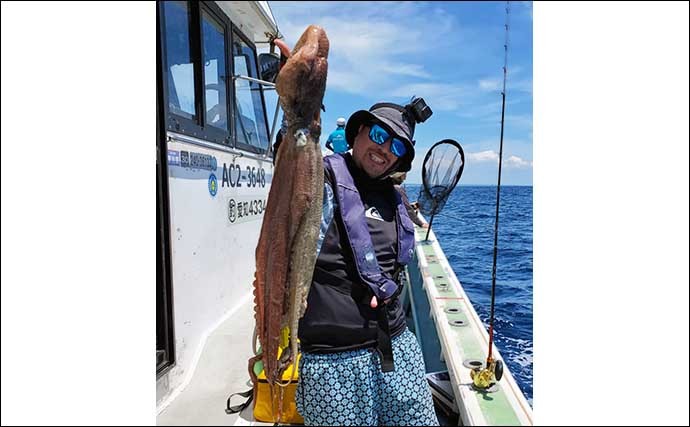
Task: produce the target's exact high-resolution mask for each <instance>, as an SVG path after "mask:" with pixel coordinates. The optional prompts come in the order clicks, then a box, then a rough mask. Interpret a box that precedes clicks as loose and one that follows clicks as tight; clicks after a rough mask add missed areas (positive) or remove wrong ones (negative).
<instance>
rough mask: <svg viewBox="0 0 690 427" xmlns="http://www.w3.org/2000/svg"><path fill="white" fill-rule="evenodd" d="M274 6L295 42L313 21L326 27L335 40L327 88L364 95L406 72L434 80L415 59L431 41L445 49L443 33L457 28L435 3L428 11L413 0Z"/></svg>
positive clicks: (386, 87)
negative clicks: (405, 0) (421, 11)
mask: <svg viewBox="0 0 690 427" xmlns="http://www.w3.org/2000/svg"><path fill="white" fill-rule="evenodd" d="M310 5H311V6H313V7H308V6H310ZM272 7H273V9H274V12H275V13H276V14H277V15H279V16H280V18H281V19H280V21H279V22H280V24H279V25H280V31H281V32H282V33H283V34H284V35H285V39H286V41H287V43H288V45H290V46H294V44H295V42H296V41H297V39H298V38H299V36H300V35H301V34H302V32H303V31H304V29H305V28H306V27H307V26H308V25H309V24H316V25H320V26H322V27H323V28H324V29H325V30H326V33H327V34H328V38H329V40H330V43H331V45H330V54H329V59H328V62H329V74H328V80H327V90H329V89H335V90H340V91H344V92H349V93H354V94H360V95H365V96H366V95H370V94H371V93H373V92H376V93H379V94H383V93H385V92H386V91H391V90H392V89H391V88H393V87H395V85H397V84H399V83H400V78H402V77H407V78H414V79H430V78H431V77H432V74H431V73H430V72H429V71H428V70H427V69H426V68H425V65H424V62H422V61H421V60H420V61H419V62H415V58H416V56H420V55H419V54H421V53H425V52H428V50H429V46H436V47H437V48H439V49H442V48H443V46H444V45H447V44H449V40H448V38H447V37H445V36H444V34H448V33H450V32H452V30H456V31H457V28H455V27H456V26H455V25H454V24H453V23H452V18H450V17H449V16H446V15H444V14H442V13H440V11H438V10H436V9H435V7H434V6H433V4H429V5H426V6H425V7H424V9H423V10H424V13H420V10H422V8H421V7H420V5H419V4H411V3H409V2H399V3H397V2H394V3H391V2H386V3H375V2H371V3H362V2H357V3H356V4H355V3H351V2H329V4H328V5H327V6H325V5H323V4H321V3H306V4H304V3H300V2H294V3H293V2H289V3H287V2H286V3H283V2H275V3H274V4H273V6H272ZM345 10H347V12H344V11H345ZM396 77H398V78H396ZM410 95H411V94H410ZM405 96H409V95H408V94H405ZM420 96H421V95H420Z"/></svg>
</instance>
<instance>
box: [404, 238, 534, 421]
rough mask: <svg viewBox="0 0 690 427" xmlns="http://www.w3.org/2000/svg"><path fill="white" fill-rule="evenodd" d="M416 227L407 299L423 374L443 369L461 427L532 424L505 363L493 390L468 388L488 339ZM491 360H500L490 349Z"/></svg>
mask: <svg viewBox="0 0 690 427" xmlns="http://www.w3.org/2000/svg"><path fill="white" fill-rule="evenodd" d="M426 232H427V231H426V230H425V229H422V228H419V227H417V228H416V241H417V245H416V252H415V260H413V261H412V262H410V264H409V266H408V276H409V279H408V281H409V288H408V290H407V292H406V298H409V306H410V308H411V312H412V313H411V315H412V319H413V320H412V322H411V323H412V325H411V326H412V327H414V329H415V333H416V335H417V337H418V339H419V341H420V345H421V346H422V351H423V353H424V357H425V363H426V365H427V372H435V371H438V370H443V369H444V368H445V369H447V370H448V373H449V376H450V382H451V386H452V389H453V391H454V394H455V398H456V399H455V400H456V404H457V407H458V410H459V412H460V419H461V422H462V424H463V425H532V423H533V421H532V408H531V407H530V405H529V403H528V402H527V400H526V399H525V397H524V395H523V393H522V391H521V390H520V388H519V387H518V386H517V383H516V382H515V380H514V378H513V376H512V375H511V374H510V371H509V369H508V367H507V365H506V364H505V363H504V374H503V378H502V379H501V380H500V381H499V382H498V386H497V390H496V391H494V392H490V393H489V392H482V391H476V390H475V389H474V388H472V379H471V377H470V369H469V368H468V367H466V364H469V363H470V362H472V361H478V362H480V363H482V364H483V363H484V362H485V361H486V357H487V354H488V346H489V337H488V333H487V331H486V329H485V328H484V325H483V324H482V322H481V320H480V318H479V316H478V315H477V313H476V311H475V310H474V307H473V306H472V303H471V302H470V300H469V298H468V297H467V294H466V293H465V291H464V290H463V288H462V285H461V284H460V281H459V280H458V279H457V277H456V276H455V273H454V272H453V270H452V269H451V267H450V264H449V263H448V260H447V259H446V256H445V254H444V253H443V250H442V249H441V247H440V245H439V244H438V242H437V241H436V236H435V235H434V232H433V230H432V231H431V233H430V235H429V241H425V240H424V239H425V237H426ZM493 356H494V359H498V360H503V358H502V357H501V355H500V353H499V351H498V349H497V348H496V347H495V346H494V349H493Z"/></svg>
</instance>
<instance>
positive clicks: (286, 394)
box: [254, 353, 304, 424]
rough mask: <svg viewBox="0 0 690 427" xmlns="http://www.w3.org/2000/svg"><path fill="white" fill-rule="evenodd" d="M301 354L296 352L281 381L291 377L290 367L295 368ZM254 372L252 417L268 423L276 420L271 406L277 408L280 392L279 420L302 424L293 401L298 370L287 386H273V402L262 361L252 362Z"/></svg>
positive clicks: (284, 381) (302, 421) (302, 420)
mask: <svg viewBox="0 0 690 427" xmlns="http://www.w3.org/2000/svg"><path fill="white" fill-rule="evenodd" d="M301 356H302V354H301V353H298V354H297V360H296V361H295V363H294V364H292V365H290V366H288V368H287V369H286V370H285V372H283V377H282V381H283V383H286V382H287V381H289V380H290V379H291V378H292V369H293V367H294V368H295V369H297V366H299V359H300V357H301ZM254 373H255V374H256V376H257V378H258V381H257V383H256V384H254V387H255V389H254V419H256V420H257V421H263V422H270V423H275V422H278V420H277V419H275V418H274V414H273V408H278V396H279V393H281V392H282V393H283V410H282V411H281V417H280V422H281V423H285V424H304V419H303V418H302V416H301V415H300V414H299V413H298V412H297V404H296V403H295V393H296V392H297V378H298V375H299V371H296V372H295V377H294V378H292V381H290V384H289V385H288V386H286V387H280V386H278V385H276V386H274V389H275V390H277V393H276V396H275V397H274V399H273V402H271V389H270V387H269V386H268V381H267V380H266V374H265V373H264V369H263V363H262V362H257V363H256V364H254Z"/></svg>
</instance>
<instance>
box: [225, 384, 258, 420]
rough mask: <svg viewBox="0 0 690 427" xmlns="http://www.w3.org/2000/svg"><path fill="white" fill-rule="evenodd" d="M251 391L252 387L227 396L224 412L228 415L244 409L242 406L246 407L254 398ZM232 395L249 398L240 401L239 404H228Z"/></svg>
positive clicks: (252, 390)
mask: <svg viewBox="0 0 690 427" xmlns="http://www.w3.org/2000/svg"><path fill="white" fill-rule="evenodd" d="M253 392H254V389H251V388H250V389H249V390H247V391H243V392H241V393H233V394H231V395H230V397H228V401H227V403H226V408H225V413H226V414H228V415H230V414H236V413H238V412H242V410H244V408H246V407H247V406H249V404H250V403H252V400H253V399H254V393H253ZM233 396H240V397H245V398H246V397H248V398H249V399H247V400H246V401H245V402H244V403H241V404H239V405H235V406H230V399H232V397H233Z"/></svg>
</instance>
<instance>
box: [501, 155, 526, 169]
mask: <svg viewBox="0 0 690 427" xmlns="http://www.w3.org/2000/svg"><path fill="white" fill-rule="evenodd" d="M506 166H509V167H510V166H512V167H515V168H518V169H520V168H528V167H530V166H532V162H528V161H527V160H524V159H521V158H519V157H518V156H509V157H508V158H507V159H506Z"/></svg>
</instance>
